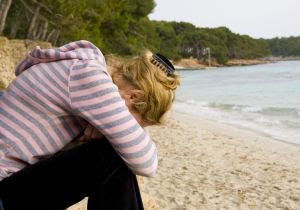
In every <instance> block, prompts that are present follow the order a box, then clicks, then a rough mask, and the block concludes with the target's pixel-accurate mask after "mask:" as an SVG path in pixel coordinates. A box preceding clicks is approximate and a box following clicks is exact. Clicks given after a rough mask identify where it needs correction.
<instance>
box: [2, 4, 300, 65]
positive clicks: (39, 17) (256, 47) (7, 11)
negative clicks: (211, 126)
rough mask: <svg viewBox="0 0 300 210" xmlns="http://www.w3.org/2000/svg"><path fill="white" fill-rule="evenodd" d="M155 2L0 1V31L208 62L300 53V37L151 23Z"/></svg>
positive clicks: (57, 42)
mask: <svg viewBox="0 0 300 210" xmlns="http://www.w3.org/2000/svg"><path fill="white" fill-rule="evenodd" d="M155 6H156V5H155V2H154V0H55V1H53V0H14V1H12V0H0V34H3V35H5V36H7V37H9V38H12V39H14V38H18V39H33V40H42V41H48V42H51V43H52V44H53V45H54V46H59V45H62V44H65V43H67V42H70V41H74V40H79V39H86V40H89V41H91V42H93V43H94V44H95V45H97V46H98V47H99V48H100V49H101V50H102V51H103V53H105V54H110V53H115V54H119V55H122V56H126V55H134V54H136V53H138V52H140V51H141V50H143V49H145V48H147V49H150V50H152V51H155V52H160V53H162V54H164V55H166V56H167V57H169V58H171V59H180V58H187V57H193V58H197V59H199V60H206V59H207V54H208V49H209V52H210V53H211V56H212V58H214V59H216V60H217V61H218V62H219V63H222V64H223V63H226V62H227V60H228V59H253V58H261V57H266V56H269V55H271V54H274V55H284V56H292V55H299V49H300V46H299V45H300V44H299V40H300V38H299V37H298V38H283V39H278V38H277V39H271V40H264V39H254V38H251V37H250V36H247V35H239V34H236V33H233V32H231V31H230V30H229V29H228V28H226V27H219V28H199V27H196V26H194V25H193V24H191V23H186V22H166V21H151V20H150V19H149V18H148V15H149V14H150V13H151V12H152V11H153V9H154V8H155ZM296 43H297V44H296Z"/></svg>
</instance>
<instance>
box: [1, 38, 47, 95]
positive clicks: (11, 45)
mask: <svg viewBox="0 0 300 210" xmlns="http://www.w3.org/2000/svg"><path fill="white" fill-rule="evenodd" d="M36 46H40V47H41V48H52V46H51V44H50V43H48V42H41V41H32V40H9V39H7V38H6V37H0V90H3V89H5V88H6V87H7V86H8V85H9V84H10V83H11V81H12V80H13V79H14V78H15V73H14V72H15V68H16V66H17V64H18V63H19V62H20V61H21V60H22V59H24V58H25V56H26V55H27V53H28V52H30V51H31V50H32V49H33V48H34V47H36Z"/></svg>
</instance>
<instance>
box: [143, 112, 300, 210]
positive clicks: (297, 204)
mask: <svg viewBox="0 0 300 210" xmlns="http://www.w3.org/2000/svg"><path fill="white" fill-rule="evenodd" d="M149 130H150V133H151V135H152V138H153V139H154V140H155V141H156V143H157V145H158V148H159V152H160V153H159V154H160V162H159V169H158V173H157V175H156V177H154V178H151V179H145V185H144V187H143V189H142V190H143V191H144V192H146V193H148V194H149V195H150V196H152V197H153V198H154V200H155V201H156V202H157V203H158V205H159V206H160V209H188V210H192V209H295V210H296V209H300V147H297V146H293V145H289V144H286V143H282V142H278V141H274V140H273V139H269V138H267V137H263V136H261V135H258V134H255V133H253V132H251V131H246V130H242V129H238V128H234V127H231V126H228V125H223V124H220V123H216V122H212V121H208V120H201V119H197V118H195V117H192V116H187V115H184V114H179V113H175V112H172V113H171V115H170V117H169V119H168V121H167V122H166V124H165V125H164V126H162V127H156V128H155V127H153V128H151V129H149Z"/></svg>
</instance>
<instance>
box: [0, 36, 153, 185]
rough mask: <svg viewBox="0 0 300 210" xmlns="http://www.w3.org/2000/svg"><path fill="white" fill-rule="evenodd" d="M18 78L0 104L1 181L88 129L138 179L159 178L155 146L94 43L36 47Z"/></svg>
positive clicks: (19, 66)
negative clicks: (95, 132) (104, 140)
mask: <svg viewBox="0 0 300 210" xmlns="http://www.w3.org/2000/svg"><path fill="white" fill-rule="evenodd" d="M16 75H17V77H16V79H15V80H14V81H13V82H12V83H11V84H10V86H9V87H8V88H7V89H6V90H5V92H4V93H3V95H2V96H1V99H0V180H2V179H3V178H5V177H8V176H10V175H11V174H12V173H14V172H17V171H18V170H20V169H22V168H24V167H25V166H26V165H29V164H34V163H36V162H37V161H38V160H39V158H40V157H42V156H45V155H51V154H54V153H55V152H57V151H59V150H61V149H62V148H63V147H64V146H65V145H67V144H68V143H70V142H71V141H72V140H73V139H74V138H75V137H77V136H78V135H79V134H80V133H82V131H83V130H84V129H85V128H86V126H87V125H88V123H89V124H91V125H93V126H94V127H95V128H97V129H98V130H99V131H100V132H101V133H102V134H103V135H105V137H106V138H107V139H108V141H109V142H110V143H111V145H112V146H113V148H114V149H115V150H116V152H117V153H118V154H119V155H120V157H121V158H122V159H123V160H124V162H125V163H126V164H127V166H128V167H129V168H130V169H131V170H132V171H133V172H134V173H136V174H139V175H143V176H152V175H153V174H154V173H155V171H156V168H157V150H156V147H155V144H154V142H153V141H152V140H151V139H150V137H149V135H148V134H147V133H146V132H145V130H144V129H143V128H142V127H140V125H139V124H138V123H137V121H136V120H135V119H134V118H133V117H132V115H131V114H130V112H129V111H128V109H127V107H126V105H125V101H124V100H123V99H122V98H121V96H120V94H119V92H118V88H117V86H116V85H114V83H113V82H112V79H111V77H110V75H109V74H108V72H107V68H106V64H105V60H104V57H103V55H102V53H101V52H100V50H99V49H98V48H97V47H95V46H94V45H93V44H92V43H90V42H88V41H77V42H72V43H69V44H67V45H65V46H62V47H60V48H56V49H45V50H41V49H40V48H39V47H36V48H35V49H34V50H33V51H32V52H31V53H29V54H28V56H27V57H26V59H25V60H23V61H22V62H21V63H20V64H19V65H18V67H17V69H16Z"/></svg>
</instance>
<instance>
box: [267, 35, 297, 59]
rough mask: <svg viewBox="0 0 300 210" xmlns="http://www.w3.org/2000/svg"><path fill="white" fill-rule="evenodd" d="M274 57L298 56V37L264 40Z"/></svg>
mask: <svg viewBox="0 0 300 210" xmlns="http://www.w3.org/2000/svg"><path fill="white" fill-rule="evenodd" d="M266 41H267V43H268V45H269V48H270V51H271V53H272V55H274V56H284V57H287V56H300V36H298V37H293V36H292V37H289V38H281V39H279V38H274V39H269V40H266Z"/></svg>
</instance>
